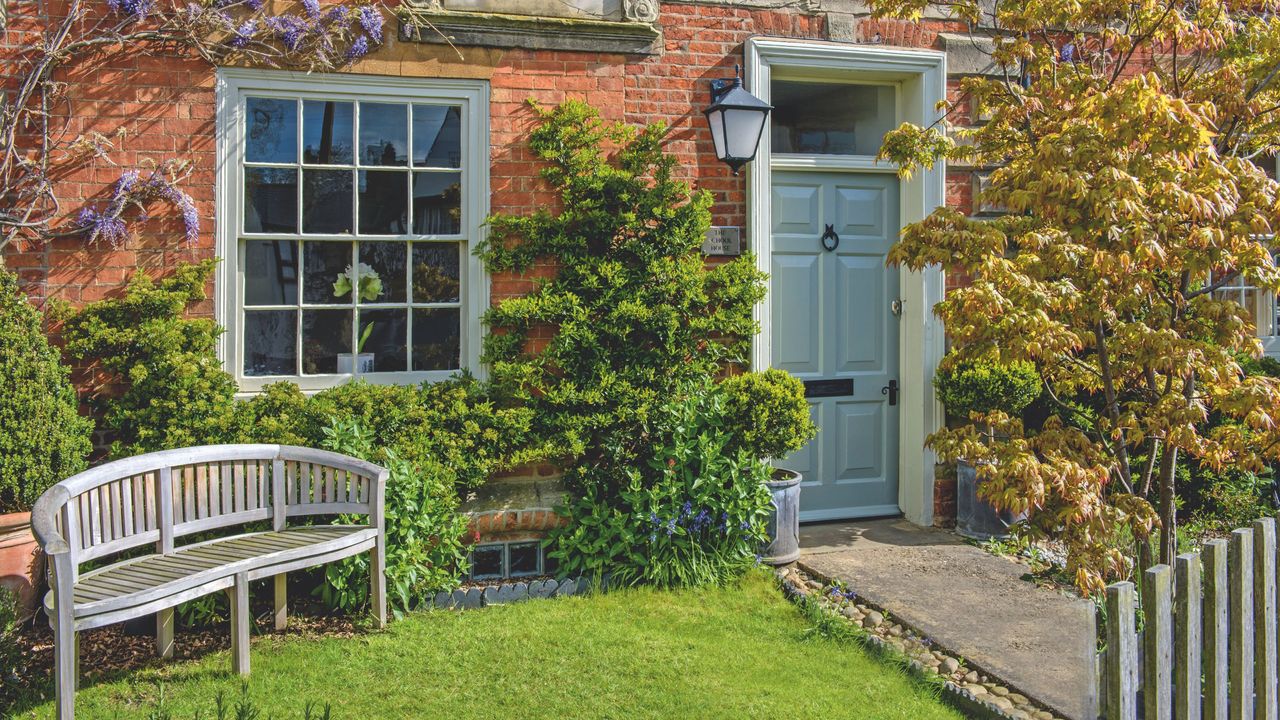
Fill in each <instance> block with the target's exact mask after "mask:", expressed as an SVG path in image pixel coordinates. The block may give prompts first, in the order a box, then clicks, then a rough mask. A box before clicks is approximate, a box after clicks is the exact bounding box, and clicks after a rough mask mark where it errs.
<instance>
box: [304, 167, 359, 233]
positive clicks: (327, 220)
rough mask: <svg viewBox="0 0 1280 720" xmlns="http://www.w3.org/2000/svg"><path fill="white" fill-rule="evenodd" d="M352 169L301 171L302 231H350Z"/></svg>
mask: <svg viewBox="0 0 1280 720" xmlns="http://www.w3.org/2000/svg"><path fill="white" fill-rule="evenodd" d="M351 227H352V222H351V171H350V170H303V171H302V231H303V232H308V233H324V234H346V233H349V232H351Z"/></svg>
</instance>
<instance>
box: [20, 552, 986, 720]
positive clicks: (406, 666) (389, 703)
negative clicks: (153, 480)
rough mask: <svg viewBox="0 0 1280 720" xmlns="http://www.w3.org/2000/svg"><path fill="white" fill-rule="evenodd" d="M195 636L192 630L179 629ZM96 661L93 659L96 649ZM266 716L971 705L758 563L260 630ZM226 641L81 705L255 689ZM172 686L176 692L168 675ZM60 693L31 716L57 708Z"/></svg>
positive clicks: (93, 708) (120, 711)
mask: <svg viewBox="0 0 1280 720" xmlns="http://www.w3.org/2000/svg"><path fill="white" fill-rule="evenodd" d="M179 642H181V637H179ZM82 662H84V663H86V664H87V663H91V662H92V659H91V658H84V659H83V660H82ZM252 663H253V676H252V679H251V681H250V683H249V693H250V695H251V697H252V698H253V700H254V701H255V702H256V703H257V705H258V706H259V707H260V708H261V709H262V711H263V712H262V715H261V717H262V718H264V719H265V718H266V717H267V716H268V715H273V716H274V717H275V719H276V720H285V719H286V718H301V717H302V714H303V707H304V706H305V705H306V704H307V702H308V701H319V702H320V703H321V704H323V703H325V702H328V703H331V704H332V709H333V715H332V717H333V719H334V720H352V719H361V720H363V719H365V718H379V719H382V718H449V719H450V720H463V719H465V718H486V719H487V718H493V717H507V716H510V717H520V718H566V717H567V718H627V719H629V720H630V719H632V718H677V717H697V718H733V719H734V720H738V719H740V718H783V717H788V718H811V717H840V718H885V719H890V718H903V719H904V720H905V719H908V718H910V719H911V720H928V719H930V718H948V719H949V718H960V717H962V715H961V714H960V713H958V712H957V711H955V710H953V709H952V708H950V707H949V706H947V705H945V704H944V703H943V702H942V701H941V700H940V699H939V697H938V691H937V689H936V688H935V687H933V686H930V685H927V684H925V683H923V682H921V681H918V680H915V679H912V678H911V677H909V676H908V675H907V674H906V673H905V672H904V671H903V670H902V669H901V668H900V667H898V666H896V665H894V664H892V663H886V662H884V661H883V660H879V659H876V658H874V657H872V656H871V655H869V654H868V652H867V651H866V650H864V649H863V648H862V647H860V646H859V645H857V644H856V643H852V642H848V641H844V642H841V641H837V640H833V639H829V638H827V637H825V636H824V635H823V634H821V633H819V632H816V631H815V629H814V628H813V626H812V625H811V624H810V623H809V622H808V621H806V620H805V619H804V617H803V615H802V614H801V613H800V612H798V611H797V610H796V608H795V607H794V606H793V605H791V604H790V603H789V602H787V601H786V600H785V599H784V598H783V597H782V596H781V594H780V593H779V591H778V590H777V589H776V587H775V586H774V584H773V581H772V579H771V578H770V577H768V576H767V575H765V574H764V573H755V574H752V575H749V576H748V577H747V578H745V579H744V580H743V581H742V583H741V585H740V586H738V587H729V588H712V589H703V590H696V591H684V592H661V591H655V590H630V591H617V592H612V593H608V594H604V595H592V596H587V597H573V598H565V599H560V600H553V601H537V602H527V603H522V604H519V605H512V606H504V607H496V608H488V609H485V610H479V611H469V612H463V613H455V612H427V613H416V614H413V615H411V616H409V617H407V618H405V619H404V620H402V621H400V622H396V623H393V624H392V625H390V626H389V628H388V629H387V630H386V631H385V632H381V633H371V634H369V635H365V636H360V637H357V638H353V639H351V638H348V639H343V638H324V639H310V640H304V639H298V638H290V639H281V638H273V637H271V636H264V637H258V638H255V640H254V642H253V646H252ZM229 667H230V658H229V657H228V655H227V653H225V652H221V653H216V654H212V655H209V656H208V657H205V658H202V659H200V660H194V661H190V662H185V663H174V664H170V665H167V666H163V667H161V668H158V669H149V670H142V671H138V672H135V673H130V674H127V675H124V676H122V677H117V678H115V679H112V680H110V681H106V682H102V683H98V684H95V685H92V686H89V687H82V688H81V690H80V692H79V694H78V696H77V717H80V718H122V719H123V718H145V717H147V716H148V714H149V713H150V712H151V711H153V710H154V708H155V705H156V702H157V700H158V698H159V697H160V694H161V692H163V694H164V697H165V699H166V703H165V707H166V708H168V709H170V710H171V711H172V712H173V716H174V718H176V719H177V720H186V719H187V718H191V717H192V716H193V715H194V713H195V712H196V711H197V710H199V711H201V712H202V713H203V715H202V716H203V717H205V718H209V717H210V716H211V713H212V709H213V698H214V697H215V695H216V694H217V693H218V692H220V691H221V692H223V693H225V694H226V696H227V697H228V699H234V698H237V697H238V696H239V695H240V680H239V679H238V678H235V677H233V676H231V674H230V672H229ZM162 687H163V690H162V689H161V688H162ZM52 712H53V708H52V705H51V704H44V705H40V706H37V707H35V708H32V709H28V710H27V711H25V712H24V713H23V714H22V715H21V717H28V716H32V717H41V718H43V717H51V716H52Z"/></svg>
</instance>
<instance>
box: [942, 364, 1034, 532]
mask: <svg viewBox="0 0 1280 720" xmlns="http://www.w3.org/2000/svg"><path fill="white" fill-rule="evenodd" d="M933 384H934V387H935V388H937V390H938V397H939V399H940V400H942V404H943V405H944V406H945V407H946V410H947V414H948V416H949V417H951V418H952V419H953V421H957V422H974V420H973V418H974V417H975V416H976V417H981V416H982V415H984V414H986V413H991V412H995V411H1001V412H1004V413H1005V414H1007V415H1009V416H1010V417H1018V416H1020V415H1021V414H1022V412H1023V411H1024V410H1026V409H1027V407H1028V406H1029V405H1031V403H1033V402H1035V400H1036V398H1038V397H1040V393H1041V390H1042V386H1043V383H1042V381H1041V379H1040V374H1039V373H1038V372H1036V367H1035V365H1033V364H1032V363H1030V362H1025V361H1020V362H1011V363H998V362H989V361H953V362H943V364H942V365H941V367H939V369H938V372H937V373H936V374H935V375H934V377H933ZM979 428H980V430H981V434H982V436H983V437H984V438H985V439H986V440H988V441H989V440H990V439H991V438H992V437H993V433H994V431H993V429H992V428H991V426H990V425H985V424H982V423H980V422H979ZM979 485H980V482H979V479H978V468H977V467H975V465H974V464H973V463H971V462H969V461H967V460H960V461H959V462H957V463H956V532H958V533H960V534H961V535H964V536H965V537H970V538H975V539H979V540H989V539H991V538H997V537H999V538H1003V537H1008V535H1009V528H1011V527H1012V526H1013V525H1014V524H1015V523H1017V522H1019V521H1020V520H1022V519H1023V518H1024V517H1025V515H1021V514H1017V515H1015V514H1013V513H1010V512H1008V511H1001V510H996V508H995V507H993V506H992V505H991V503H989V502H987V501H986V500H984V499H983V498H982V497H981V496H980V495H979V492H978V490H979Z"/></svg>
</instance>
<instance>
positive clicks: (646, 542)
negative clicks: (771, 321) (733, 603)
mask: <svg viewBox="0 0 1280 720" xmlns="http://www.w3.org/2000/svg"><path fill="white" fill-rule="evenodd" d="M730 422H731V421H730V420H729V417H728V403H726V401H725V393H723V392H722V391H720V390H719V389H718V388H716V387H715V386H714V385H713V384H711V383H710V381H703V382H701V383H692V384H690V385H689V386H687V387H686V388H685V389H683V390H682V391H680V392H678V393H677V394H676V395H675V396H673V397H672V398H669V399H668V400H667V401H666V402H665V403H663V404H662V405H659V406H658V407H656V408H655V409H654V412H653V413H652V414H651V416H650V419H649V422H648V423H646V425H647V428H646V437H648V438H649V443H650V444H649V451H648V453H647V457H646V459H645V461H644V462H643V463H642V464H640V465H637V466H606V467H579V468H575V469H574V470H573V471H572V472H575V473H581V474H585V475H587V476H588V477H585V478H579V479H578V480H579V482H578V485H580V486H581V487H583V488H584V491H583V493H582V495H581V496H580V497H579V498H578V499H577V500H575V501H573V502H572V503H571V504H570V505H569V506H568V507H567V508H566V509H565V512H566V514H567V515H568V517H569V518H570V523H569V525H568V526H566V527H564V528H560V529H558V530H554V531H552V533H551V535H550V537H549V538H548V545H549V546H550V547H551V548H553V549H552V551H551V552H550V555H551V557H553V558H556V559H558V560H559V561H560V563H561V568H562V570H563V571H564V572H566V573H567V574H570V575H573V574H578V573H582V574H585V575H588V576H590V577H594V578H602V577H603V576H604V575H606V574H608V575H609V577H610V582H613V583H620V584H624V585H635V584H641V583H644V584H653V585H657V586H661V587H680V586H694V585H704V584H709V583H721V582H724V581H726V580H729V579H731V578H736V577H738V576H739V575H740V574H741V573H742V571H744V570H745V569H747V568H749V567H750V566H751V565H752V564H753V563H754V562H755V560H756V558H757V555H756V551H757V550H758V548H760V546H761V544H762V543H763V542H764V541H765V538H766V535H767V533H766V522H767V519H768V517H769V515H770V512H771V510H772V507H773V506H772V500H771V496H770V494H769V491H768V489H767V488H766V486H765V481H766V480H768V478H769V473H770V468H769V465H768V464H767V463H766V462H764V461H763V460H761V459H760V458H758V457H756V456H755V455H753V454H752V453H751V452H749V451H747V450H746V449H742V448H739V449H738V450H737V451H736V452H731V451H730V450H729V445H730V442H731V441H732V437H731V435H730V432H729V430H728V427H729V425H730ZM607 472H615V473H618V474H619V477H616V478H601V477H598V474H600V473H607ZM613 488H617V490H616V492H614V491H612V489H613Z"/></svg>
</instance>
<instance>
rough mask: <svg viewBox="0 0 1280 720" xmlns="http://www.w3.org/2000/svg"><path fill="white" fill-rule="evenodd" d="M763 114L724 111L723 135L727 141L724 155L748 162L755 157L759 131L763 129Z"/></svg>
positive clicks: (751, 111) (748, 111)
mask: <svg viewBox="0 0 1280 720" xmlns="http://www.w3.org/2000/svg"><path fill="white" fill-rule="evenodd" d="M764 119H765V113H762V112H760V111H758V110H739V109H736V108H735V109H731V110H726V111H725V113H724V134H725V138H726V139H727V140H728V148H727V150H726V152H725V155H726V156H728V157H732V158H742V159H744V160H749V159H751V158H753V157H755V155H756V146H757V145H759V143H760V131H761V130H763V129H764Z"/></svg>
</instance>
